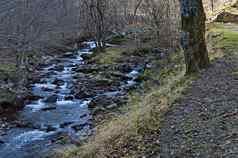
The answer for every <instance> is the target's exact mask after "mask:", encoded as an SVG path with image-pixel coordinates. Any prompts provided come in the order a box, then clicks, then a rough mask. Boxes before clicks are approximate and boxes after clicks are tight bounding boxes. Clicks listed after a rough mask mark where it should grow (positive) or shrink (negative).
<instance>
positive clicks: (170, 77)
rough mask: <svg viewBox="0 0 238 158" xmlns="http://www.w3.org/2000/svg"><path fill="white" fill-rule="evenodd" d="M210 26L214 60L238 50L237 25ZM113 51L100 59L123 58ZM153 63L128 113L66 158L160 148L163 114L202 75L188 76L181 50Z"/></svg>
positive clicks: (129, 153)
mask: <svg viewBox="0 0 238 158" xmlns="http://www.w3.org/2000/svg"><path fill="white" fill-rule="evenodd" d="M209 27H210V29H209V32H208V41H209V42H208V46H209V47H210V49H209V50H210V58H211V59H212V60H216V59H217V58H221V57H224V56H229V55H230V54H236V53H238V51H237V50H238V45H237V43H238V30H237V28H238V26H237V25H235V24H225V25H223V24H218V23H216V24H212V25H210V26H209ZM117 51H118V50H117ZM119 52H120V51H119ZM113 54H114V53H108V54H107V53H106V55H105V54H104V57H102V56H101V57H100V61H101V62H102V61H103V62H105V61H110V63H111V62H112V61H114V59H115V58H116V59H118V58H120V57H121V55H119V54H120V53H119V54H116V55H115V56H114V55H113ZM108 59H110V60H108ZM106 63H107V62H106ZM153 65H154V66H153V68H152V69H150V70H146V71H145V73H144V76H146V77H147V78H148V77H149V78H150V80H147V81H145V82H144V83H143V85H144V88H145V92H144V93H143V94H141V93H138V92H133V93H132V94H131V96H130V98H131V99H130V101H129V103H128V104H127V105H126V106H124V110H125V114H124V115H120V116H118V117H117V118H114V119H112V120H110V121H108V122H107V123H105V124H104V125H102V126H100V127H98V130H97V134H96V135H95V136H94V137H93V138H91V139H90V140H89V141H88V142H87V143H85V144H84V145H82V146H81V147H79V148H74V149H71V150H69V151H67V152H65V153H64V156H62V157H64V158H75V157H82V158H84V157H85V158H90V157H92V158H94V157H98V158H103V157H139V156H141V155H142V153H143V154H144V153H148V154H149V153H152V152H156V151H158V149H159V142H158V140H153V137H154V136H155V137H156V135H158V133H159V128H160V121H161V119H162V118H163V114H164V113H165V112H166V111H167V109H168V108H169V107H170V105H171V103H172V102H174V101H175V100H176V99H178V98H179V97H182V94H183V91H184V90H185V89H186V88H187V87H189V85H190V83H191V82H193V80H194V79H196V78H197V77H198V76H190V77H185V76H184V65H183V60H182V54H181V53H175V54H172V55H171V56H170V57H169V59H166V60H161V61H157V62H155V63H153ZM153 80H160V82H161V85H160V86H156V85H155V84H154V83H153Z"/></svg>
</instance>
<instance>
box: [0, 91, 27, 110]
mask: <svg viewBox="0 0 238 158" xmlns="http://www.w3.org/2000/svg"><path fill="white" fill-rule="evenodd" d="M23 105H24V100H23V99H22V98H21V97H20V96H18V95H17V94H16V93H15V92H13V91H10V90H7V89H0V114H1V113H4V112H8V111H15V110H18V109H20V108H22V107H23Z"/></svg>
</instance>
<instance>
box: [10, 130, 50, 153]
mask: <svg viewBox="0 0 238 158" xmlns="http://www.w3.org/2000/svg"><path fill="white" fill-rule="evenodd" d="M47 135H49V133H46V132H43V131H39V130H34V131H28V132H24V133H22V134H20V135H18V136H16V137H15V138H13V139H12V140H11V142H10V143H9V144H8V146H14V147H15V148H18V149H19V148H21V147H23V146H25V145H28V144H30V143H32V142H34V141H40V140H44V137H45V136H47Z"/></svg>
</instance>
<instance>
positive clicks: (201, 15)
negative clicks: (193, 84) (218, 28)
mask: <svg viewBox="0 0 238 158" xmlns="http://www.w3.org/2000/svg"><path fill="white" fill-rule="evenodd" d="M180 6H181V18H182V36H181V45H182V48H183V49H184V55H185V63H186V73H187V74H191V73H194V72H199V70H200V69H203V68H207V67H208V65H209V58H208V51H207V47H206V42H205V31H206V30H205V21H206V15H205V12H204V8H203V3H202V0H180Z"/></svg>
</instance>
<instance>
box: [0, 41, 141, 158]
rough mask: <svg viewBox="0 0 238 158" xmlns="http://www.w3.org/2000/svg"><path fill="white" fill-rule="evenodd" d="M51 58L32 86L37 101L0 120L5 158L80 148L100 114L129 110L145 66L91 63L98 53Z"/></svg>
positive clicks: (88, 50) (88, 48)
mask: <svg viewBox="0 0 238 158" xmlns="http://www.w3.org/2000/svg"><path fill="white" fill-rule="evenodd" d="M84 45H85V47H83V48H80V49H79V50H77V51H74V52H68V53H65V54H64V55H61V56H58V57H46V58H45V63H44V64H42V65H41V66H40V68H39V74H40V75H39V77H38V79H37V81H35V82H34V83H33V84H32V85H31V89H32V93H33V94H34V97H32V98H33V100H32V101H31V102H30V103H29V104H27V105H25V107H24V109H23V110H21V111H19V112H18V113H17V114H14V115H13V116H10V117H2V118H1V119H0V158H39V157H42V156H44V155H45V154H46V153H48V152H49V151H52V150H54V149H57V148H60V147H62V146H63V145H65V144H68V145H70V144H80V142H81V141H83V140H84V139H86V138H87V137H88V136H90V135H92V134H93V132H94V123H95V121H97V120H96V119H100V117H98V116H99V115H100V113H103V111H106V110H113V109H114V108H116V107H118V106H120V105H122V104H124V103H125V102H126V101H127V97H126V94H127V92H128V91H129V90H130V89H131V88H134V87H135V86H137V85H138V83H139V82H138V77H139V75H140V73H141V72H143V70H144V66H145V62H144V61H143V60H134V61H133V60H131V61H129V62H124V63H117V64H114V65H98V64H92V63H88V62H87V61H86V60H85V59H87V58H88V57H89V56H90V55H91V54H92V49H93V48H94V47H95V44H94V42H85V44H84Z"/></svg>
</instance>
